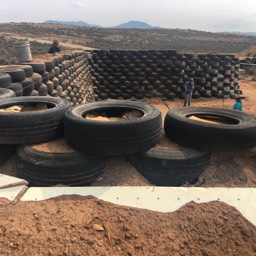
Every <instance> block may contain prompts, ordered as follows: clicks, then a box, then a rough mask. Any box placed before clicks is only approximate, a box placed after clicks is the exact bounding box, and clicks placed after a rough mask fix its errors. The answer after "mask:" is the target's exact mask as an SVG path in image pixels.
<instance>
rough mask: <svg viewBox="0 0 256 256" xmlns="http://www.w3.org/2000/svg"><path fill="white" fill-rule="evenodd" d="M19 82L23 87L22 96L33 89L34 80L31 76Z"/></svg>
mask: <svg viewBox="0 0 256 256" xmlns="http://www.w3.org/2000/svg"><path fill="white" fill-rule="evenodd" d="M21 84H22V88H23V96H29V95H30V94H31V92H32V91H33V90H34V80H33V79H32V78H26V79H25V80H23V81H22V82H21Z"/></svg>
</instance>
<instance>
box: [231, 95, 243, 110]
mask: <svg viewBox="0 0 256 256" xmlns="http://www.w3.org/2000/svg"><path fill="white" fill-rule="evenodd" d="M244 99H245V97H244V96H241V95H238V96H236V98H235V100H236V102H235V104H234V105H233V109H234V110H238V111H241V112H243V101H244Z"/></svg>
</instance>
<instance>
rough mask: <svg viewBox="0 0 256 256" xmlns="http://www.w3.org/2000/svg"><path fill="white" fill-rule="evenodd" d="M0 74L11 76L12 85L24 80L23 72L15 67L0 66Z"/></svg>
mask: <svg viewBox="0 0 256 256" xmlns="http://www.w3.org/2000/svg"><path fill="white" fill-rule="evenodd" d="M0 73H7V74H9V75H10V76H11V79H12V83H15V82H21V81H23V80H24V79H25V78H26V75H25V72H24V70H23V69H21V68H16V66H15V65H14V66H11V65H10V66H1V67H0Z"/></svg>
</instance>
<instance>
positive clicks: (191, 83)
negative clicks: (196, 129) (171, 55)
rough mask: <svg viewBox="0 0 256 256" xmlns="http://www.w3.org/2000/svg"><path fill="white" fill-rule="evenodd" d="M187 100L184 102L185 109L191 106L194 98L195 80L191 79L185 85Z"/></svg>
mask: <svg viewBox="0 0 256 256" xmlns="http://www.w3.org/2000/svg"><path fill="white" fill-rule="evenodd" d="M184 86H185V100H184V105H183V106H184V107H186V106H188V107H189V106H190V101H191V97H192V93H193V91H194V89H195V83H194V78H190V80H189V81H187V82H186V83H185V84H184Z"/></svg>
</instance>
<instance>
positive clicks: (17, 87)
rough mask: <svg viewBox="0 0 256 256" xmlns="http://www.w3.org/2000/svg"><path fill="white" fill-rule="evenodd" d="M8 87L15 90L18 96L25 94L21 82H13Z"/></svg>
mask: <svg viewBox="0 0 256 256" xmlns="http://www.w3.org/2000/svg"><path fill="white" fill-rule="evenodd" d="M8 89H9V90H12V91H14V92H15V94H16V96H17V97H21V96H23V87H22V84H21V83H19V82H17V83H11V85H9V86H8Z"/></svg>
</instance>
